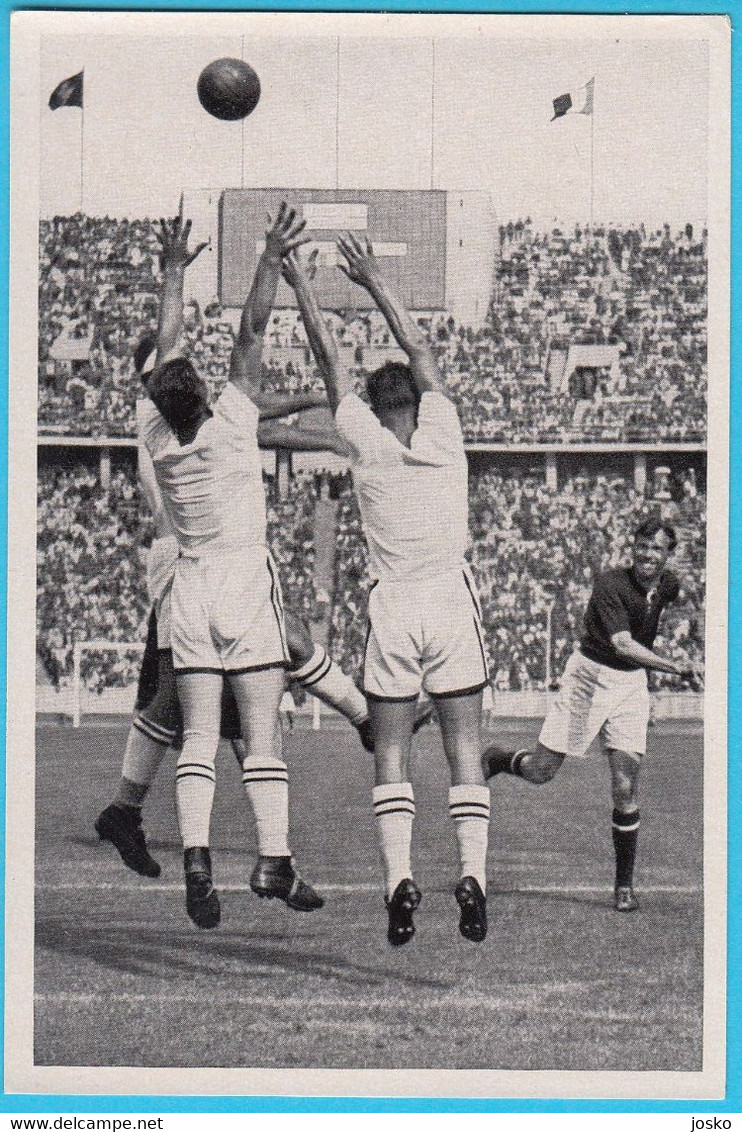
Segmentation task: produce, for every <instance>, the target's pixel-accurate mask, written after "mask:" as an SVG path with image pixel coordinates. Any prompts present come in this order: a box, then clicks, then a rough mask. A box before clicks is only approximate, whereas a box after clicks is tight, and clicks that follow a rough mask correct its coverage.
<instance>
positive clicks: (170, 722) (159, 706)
mask: <svg viewBox="0 0 742 1132" xmlns="http://www.w3.org/2000/svg"><path fill="white" fill-rule="evenodd" d="M174 692H175V689H173V693H174ZM142 714H143V715H145V716H146V717H147V719H149V720H150V722H151V723H156V724H157V725H158V726H159V727H165V728H167V730H168V731H175V730H176V728H177V726H178V724H179V722H180V711H179V705H178V698H177V696H176V695H175V694H173V695H170V693H169V692H168V691H165V690H163V689H158V691H157V692H156V693H155V696H154V699H153V700H151V702H150V703H149V704H147V707H146V708H145V709H144V711H143V712H142Z"/></svg>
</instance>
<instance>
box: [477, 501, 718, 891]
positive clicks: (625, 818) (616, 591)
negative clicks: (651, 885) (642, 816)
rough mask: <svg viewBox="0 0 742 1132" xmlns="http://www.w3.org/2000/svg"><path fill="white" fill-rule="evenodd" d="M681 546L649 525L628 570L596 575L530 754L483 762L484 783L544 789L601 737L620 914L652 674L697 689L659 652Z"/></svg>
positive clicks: (630, 870) (689, 674)
mask: <svg viewBox="0 0 742 1132" xmlns="http://www.w3.org/2000/svg"><path fill="white" fill-rule="evenodd" d="M676 545H677V538H676V535H675V531H674V530H673V528H672V527H671V526H669V525H668V524H667V523H662V522H660V521H659V520H655V519H648V520H646V521H645V522H643V523H642V524H641V526H640V527H638V529H637V531H636V533H635V535H634V551H633V560H632V563H631V566H628V567H617V568H615V569H611V570H606V571H605V573H603V574H600V575H598V577H597V578H596V580H595V584H594V586H593V592H592V594H591V595H590V601H589V602H588V606H587V611H586V613H585V621H584V628H583V634H582V640H581V642H580V648H579V650H578V651H576V652H574V653H573V654H572V656H571V657H570V658H569V660H568V661H567V665H566V667H565V669H564V675H563V677H562V683H561V688H560V691H559V694H558V696H557V697H556V699H555V700H554V702H553V703H552V705H551V707H550V709H549V712H548V714H547V716H546V719H545V720H544V724H543V726H542V728H541V734H540V735H539V739H538V743H537V744H536V749H535V750H534V751H528V750H522V751H505V750H503V749H502V748H500V747H498V746H496V745H493V746H491V747H488V748H487V750H486V751H485V752H484V754H483V756H482V765H483V769H484V774H485V777H486V778H487V779H491V778H493V777H494V775H496V774H500V773H506V774H512V775H515V776H517V777H519V778H524V779H526V781H527V782H531V783H533V784H534V785H537V786H540V785H542V784H543V783H545V782H549V781H550V780H551V779H552V778H553V777H554V775H555V774H556V773H557V771H558V770H559V768H560V766H561V765H562V763H563V762H564V759H565V758H567V757H570V756H573V757H575V758H581V757H583V756H584V755H585V754H586V753H587V750H588V748H589V747H590V745H591V744H592V742H593V740H594V739H596V738H597V737H598V736H600V739H601V741H602V744H603V747H604V749H605V752H606V755H607V758H608V764H609V766H610V771H611V784H612V792H613V807H614V808H613V846H614V849H615V854H616V881H615V907H616V910H617V911H619V912H633V911H635V910H636V908H638V903H637V900H636V897H635V896H634V891H633V876H634V861H635V859H636V848H637V842H638V838H639V803H638V786H639V768H640V766H641V760H642V756H643V755H644V753H645V750H646V743H647V724H648V722H649V692H648V688H647V669H649V668H653V669H656V670H657V671H659V672H669V673H671V674H672V675H675V676H681V677H683V678H685V679H687V680H689V681H691V682H692V683H694V682H695V681H696V679H697V676H698V673H697V672H696V670H695V668H693V667H692V666H689V665H687V664H685V665H683V664H676V663H675V661H672V660H668V659H666V658H665V657H662V656H659V655H658V654H657V653H656V652H655V651H654V640H655V637H656V636H657V630H658V628H659V623H660V617H661V616H662V611H663V610H664V609H665V607H666V606H667V605H669V604H670V603H671V602H673V601H676V600H677V597H678V595H679V593H680V583H679V581H678V579H677V578H676V577H675V575H674V574H673V573H672V572H671V571H670V570H667V569H666V568H665V567H666V564H667V560H668V558H669V557H670V555H671V554H672V552H673V551H674V549H675V547H676Z"/></svg>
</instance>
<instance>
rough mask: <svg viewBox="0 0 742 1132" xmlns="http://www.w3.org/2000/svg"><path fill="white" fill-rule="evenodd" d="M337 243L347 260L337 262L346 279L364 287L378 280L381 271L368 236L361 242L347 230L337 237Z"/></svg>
mask: <svg viewBox="0 0 742 1132" xmlns="http://www.w3.org/2000/svg"><path fill="white" fill-rule="evenodd" d="M337 245H338V248H339V250H340V252H341V253H342V255H344V256H345V259H346V260H347V264H345V263H339V264H338V267H339V268H340V270H341V271H342V272H343V274H344V275H347V277H348V279H350V280H352V282H353V283H358V285H359V286H360V287H366V288H369V287H370V286H372V285H373V284H374V283H375V282H378V280H379V279H380V278H381V271H380V270H379V265H378V263H377V261H376V256H375V255H374V250H373V248H372V246H371V241H370V240H369V238H368V236H366V237H365V238H364V240H363V243H362V242H361V241H360V240H359V239H358V237H357V236H354V235H353V233H352V232H348V233H347V234H346V235H345V236H339V237H338V241H337Z"/></svg>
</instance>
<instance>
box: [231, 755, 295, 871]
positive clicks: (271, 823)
mask: <svg viewBox="0 0 742 1132" xmlns="http://www.w3.org/2000/svg"><path fill="white" fill-rule="evenodd" d="M242 771H243V774H242V782H243V785H244V787H245V792H246V794H247V796H248V798H249V799H250V805H251V806H252V808H253V813H254V814H255V826H256V829H257V835H258V852H259V853H260V855H261V857H289V856H290V855H291V850H290V849H289V843H288V837H289V772H288V768H287V766H286V763H285V762H284V761H283V759H276V758H271V757H267V756H265V755H248V757H247V758H246V759H245V761H244V762H243V764H242Z"/></svg>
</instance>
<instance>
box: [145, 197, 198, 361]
mask: <svg viewBox="0 0 742 1132" xmlns="http://www.w3.org/2000/svg"><path fill="white" fill-rule="evenodd" d="M190 234H191V221H190V220H186V221H184V220H183V197H182V195H181V198H180V207H179V209H178V215H177V216H176V217H175V219H174V220H161V221H160V230H159V232H158V233H157V238H158V240H159V241H160V246H161V249H162V250H161V253H160V263H161V266H162V286H161V291H160V312H159V316H158V321H157V360H156V362H155V365H156V366H161V365H162V363H163V362H164V361H166V360H167V358H168V357H169V355H170V354H172V353H173V352H174V351H175V350H176V349H177V346H178V341H179V339H180V333H181V330H182V327H183V281H184V279H185V271H186V268H187V267H189V266H190V265H191V264H192V263H193V261H194V259H195V258H196V256H198V255H200V254H201V252H202V251H203V250H204V248H205V247H208V241H206V240H205V241H203V243H200V244H198V245H197V246H196V247H195V248H194V249H193V251H191V250H190V249H189V247H188V237H189V236H190Z"/></svg>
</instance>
